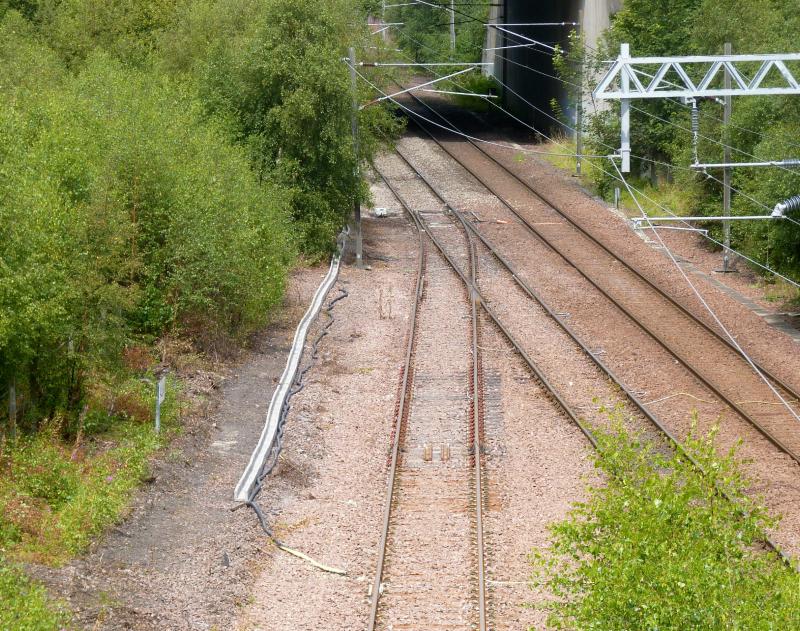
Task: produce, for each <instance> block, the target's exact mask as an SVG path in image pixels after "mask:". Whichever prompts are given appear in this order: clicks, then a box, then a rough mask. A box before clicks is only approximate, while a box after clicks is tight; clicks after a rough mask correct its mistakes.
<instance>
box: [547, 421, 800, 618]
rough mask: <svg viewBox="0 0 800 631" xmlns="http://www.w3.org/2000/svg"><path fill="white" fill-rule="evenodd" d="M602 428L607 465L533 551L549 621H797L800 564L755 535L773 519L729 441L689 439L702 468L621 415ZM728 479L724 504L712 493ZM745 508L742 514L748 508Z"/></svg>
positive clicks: (601, 460) (602, 459)
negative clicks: (663, 448)
mask: <svg viewBox="0 0 800 631" xmlns="http://www.w3.org/2000/svg"><path fill="white" fill-rule="evenodd" d="M617 423H618V425H617V429H616V431H614V432H612V433H607V432H602V431H601V432H598V433H597V436H598V440H599V443H600V447H601V452H600V455H598V456H597V457H596V458H595V463H596V466H597V467H598V469H600V471H602V473H604V474H605V475H606V482H605V484H604V485H602V486H593V487H590V488H589V489H588V495H589V498H588V500H586V501H585V502H581V503H578V504H577V505H576V506H575V508H574V509H573V511H572V513H571V514H570V515H569V517H568V518H567V519H566V520H565V521H563V522H560V523H558V524H555V525H554V526H553V527H552V543H551V546H550V548H549V550H547V551H546V552H545V553H544V554H536V555H534V557H533V560H534V567H535V569H536V572H535V575H534V577H535V578H534V583H535V585H536V587H538V588H544V589H545V590H546V591H549V592H550V593H551V594H552V596H554V598H555V600H554V602H551V603H549V604H546V605H544V604H540V605H539V606H541V607H546V608H549V609H550V610H551V611H552V614H551V617H550V624H552V625H553V626H554V627H555V628H570V629H597V630H620V631H621V630H623V629H642V630H645V629H651V630H656V629H658V630H667V629H675V630H679V629H681V630H682V629H720V630H722V629H790V628H796V626H797V622H798V620H800V582H798V580H797V574H796V573H795V571H794V570H793V569H791V568H788V567H786V566H785V565H783V564H782V562H781V561H780V560H779V559H778V558H777V556H776V555H775V554H773V553H766V552H762V551H761V550H760V549H759V548H760V543H759V542H760V541H762V540H763V538H764V533H765V531H766V529H767V528H769V527H772V526H774V520H773V519H771V518H770V517H768V515H767V513H766V510H765V509H764V507H763V505H762V504H761V503H760V502H759V501H756V500H753V499H751V498H750V497H749V496H748V494H747V481H746V480H745V478H744V476H743V474H742V472H741V462H740V461H739V460H738V459H737V456H736V454H735V452H734V451H731V452H730V453H727V454H718V453H717V452H716V451H715V449H714V446H713V439H714V434H713V433H712V434H711V435H709V436H706V437H697V436H695V435H692V436H690V437H689V438H688V439H687V441H686V444H685V447H686V449H687V451H688V452H689V453H691V454H692V455H693V456H694V457H695V458H696V459H697V460H698V461H699V462H700V464H701V466H702V467H703V468H704V469H705V471H706V472H707V475H706V476H702V475H700V474H699V473H698V471H697V470H696V469H695V468H694V467H693V466H692V465H691V464H690V463H688V462H687V461H686V460H685V459H684V458H682V457H680V456H672V457H666V456H663V455H661V454H659V453H656V452H655V451H654V450H653V448H652V446H650V445H647V444H643V443H641V442H640V441H639V439H638V438H637V437H635V436H631V435H629V434H628V433H627V432H626V431H625V430H624V429H622V424H621V422H620V421H619V420H618V421H617ZM718 487H719V488H721V489H724V490H726V491H727V492H728V493H729V494H730V495H731V496H732V497H733V498H734V500H735V503H731V502H729V501H728V500H726V499H724V498H723V497H721V496H720V494H719V493H718V492H717V488H718ZM743 512H744V513H743Z"/></svg>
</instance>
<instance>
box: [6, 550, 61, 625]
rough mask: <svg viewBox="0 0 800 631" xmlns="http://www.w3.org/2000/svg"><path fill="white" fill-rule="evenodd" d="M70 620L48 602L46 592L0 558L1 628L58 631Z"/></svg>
mask: <svg viewBox="0 0 800 631" xmlns="http://www.w3.org/2000/svg"><path fill="white" fill-rule="evenodd" d="M67 620H68V617H67V616H66V614H65V613H64V612H63V611H62V610H61V609H60V608H58V607H55V606H53V605H52V604H50V603H48V601H47V594H46V592H45V589H44V588H43V587H41V586H40V585H36V584H34V583H32V582H31V581H29V580H28V579H27V578H26V577H25V575H24V574H23V573H22V572H21V571H19V570H17V569H16V568H13V567H10V566H8V565H6V564H4V562H3V559H2V557H0V629H14V631H56V630H58V629H63V628H64V627H65V625H66V623H67Z"/></svg>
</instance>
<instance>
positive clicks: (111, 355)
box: [0, 54, 294, 416]
mask: <svg viewBox="0 0 800 631" xmlns="http://www.w3.org/2000/svg"><path fill="white" fill-rule="evenodd" d="M226 133H227V130H226V128H225V127H224V126H223V125H222V124H221V123H218V122H216V121H215V120H213V119H208V118H207V117H206V115H205V113H204V112H203V110H202V107H201V105H200V104H199V102H198V101H197V100H195V99H193V98H192V95H191V94H190V93H189V92H187V91H186V90H184V89H182V88H180V87H178V86H176V85H172V84H169V83H167V82H165V81H163V80H161V79H160V78H159V77H157V76H152V75H150V74H147V73H142V72H139V71H135V70H129V69H126V68H124V67H123V66H122V65H121V64H120V63H119V62H116V61H114V60H112V59H110V58H109V57H108V56H106V55H103V54H96V55H94V56H93V57H92V58H90V59H88V60H87V62H86V65H85V67H84V69H83V70H82V71H81V72H80V73H79V74H78V75H77V76H76V77H75V78H73V79H65V81H64V84H63V85H62V86H59V87H58V88H56V89H53V90H51V91H49V92H44V93H43V94H41V95H40V96H39V97H38V98H37V100H36V103H35V107H33V106H31V107H28V108H24V107H15V106H14V104H9V107H7V108H3V114H2V115H0V135H2V136H3V137H4V139H6V140H7V142H6V143H4V154H5V155H4V159H3V161H2V164H0V173H2V174H3V175H4V176H5V177H3V179H2V182H0V226H2V227H0V232H1V233H2V234H0V237H2V239H0V257H2V259H3V260H4V263H5V265H4V267H3V269H2V270H0V313H1V314H2V315H0V378H2V379H3V381H4V382H5V383H8V380H10V379H12V378H15V379H17V380H18V382H19V383H20V388H21V391H24V392H27V393H29V395H28V396H29V397H30V405H33V406H34V407H36V408H37V409H36V410H34V409H29V411H30V412H31V413H33V415H34V416H36V415H40V414H42V413H44V414H50V413H51V412H52V411H53V410H55V409H59V408H62V407H64V406H67V407H72V406H74V405H75V403H76V402H77V400H79V399H80V385H81V380H82V379H81V378H82V376H83V375H85V374H86V371H90V370H92V369H94V368H96V367H98V366H107V365H109V364H110V363H114V362H116V361H117V360H118V359H119V357H120V356H121V353H122V350H123V348H124V346H125V344H126V343H127V341H128V340H129V339H130V337H131V336H135V335H141V334H148V335H151V336H158V335H162V334H163V333H165V332H167V331H178V332H183V333H187V334H189V335H191V336H192V337H193V338H194V339H196V340H197V341H199V342H200V343H201V344H202V345H204V346H205V347H206V348H209V347H213V346H214V345H216V344H218V343H219V342H220V341H224V340H225V339H226V337H231V336H233V337H241V336H245V335H247V334H249V333H250V332H252V331H253V330H255V329H256V328H257V327H258V326H260V325H262V324H263V323H264V322H265V321H266V318H267V316H268V313H269V310H270V309H271V307H273V306H274V305H275V304H277V303H278V301H279V300H280V298H281V296H282V292H283V286H284V282H285V277H286V270H287V268H288V266H289V265H290V264H291V263H292V260H293V247H294V246H293V238H292V236H291V228H290V226H289V224H288V221H287V217H286V215H285V211H284V210H283V207H284V206H285V205H286V201H285V200H286V199H287V196H286V195H285V194H284V193H282V192H281V191H280V190H278V189H277V187H276V186H275V185H274V184H265V183H259V182H258V181H257V179H256V177H255V176H254V175H253V174H252V172H251V170H250V162H249V159H248V156H247V155H246V153H245V151H244V150H242V149H241V148H237V147H234V146H232V145H231V144H230V143H229V142H228V140H227V136H226Z"/></svg>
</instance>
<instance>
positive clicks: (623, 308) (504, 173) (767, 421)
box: [413, 96, 800, 463]
mask: <svg viewBox="0 0 800 631" xmlns="http://www.w3.org/2000/svg"><path fill="white" fill-rule="evenodd" d="M413 98H414V100H415V101H416V102H417V103H420V104H423V105H425V103H424V101H422V100H421V99H419V98H418V97H416V96H413ZM428 109H430V110H431V111H432V112H433V113H434V114H437V115H438V113H437V112H436V110H434V109H432V108H430V107H429V108H428ZM415 123H416V124H417V126H418V127H419V128H420V129H421V130H422V131H423V132H424V133H425V134H426V135H427V136H428V137H430V138H431V139H432V140H433V141H434V142H435V143H436V144H437V145H438V146H439V147H440V148H441V149H442V150H443V151H444V152H445V153H446V154H448V155H449V156H450V157H451V158H452V159H453V160H454V161H455V162H456V163H458V164H459V165H460V166H461V167H462V168H464V169H465V170H466V171H467V172H468V173H470V175H472V177H474V178H475V179H476V180H477V181H478V182H479V183H480V184H481V185H482V186H483V187H485V188H486V190H488V191H489V192H490V193H491V194H492V195H494V196H495V197H496V198H497V199H498V200H499V202H500V203H501V204H502V205H503V206H504V207H505V209H506V210H507V211H508V214H509V219H510V220H512V221H513V222H514V223H519V224H520V225H522V226H523V227H524V228H525V229H526V230H527V232H528V233H529V234H530V235H531V236H532V237H533V238H535V239H536V240H537V241H538V242H539V243H541V244H543V245H544V246H545V247H547V248H548V249H549V250H550V251H551V252H553V253H555V254H556V255H557V256H558V257H560V258H561V259H562V260H563V261H564V262H565V263H566V264H567V265H568V266H570V267H571V268H573V269H574V270H576V271H577V272H578V273H579V274H580V275H581V276H582V277H583V278H584V279H585V280H586V281H587V282H588V283H589V284H591V285H592V287H593V288H594V289H596V290H597V291H598V292H599V293H600V294H601V295H602V296H603V297H604V298H605V299H606V300H607V301H609V302H610V303H611V304H613V305H614V307H615V308H616V309H617V310H618V311H619V312H621V313H622V314H623V315H624V316H625V317H626V318H628V319H629V320H630V321H631V322H632V323H633V324H634V325H635V326H637V327H638V328H639V329H641V330H642V331H643V332H644V333H645V334H647V335H648V336H649V337H650V338H652V339H653V340H654V341H655V342H656V343H657V344H659V345H660V346H661V347H662V348H663V349H664V350H666V351H667V352H668V353H669V354H670V355H672V357H674V358H675V360H676V361H678V362H679V363H680V364H681V365H683V366H684V368H686V369H687V370H688V371H689V372H690V373H691V374H692V375H693V376H694V377H695V378H696V379H698V380H699V381H700V382H701V383H702V384H704V385H705V386H706V387H707V388H708V389H709V390H711V392H713V393H714V395H716V396H717V397H718V398H719V399H721V400H722V401H723V402H724V403H725V404H726V405H727V406H728V407H730V408H731V409H732V410H733V411H735V413H736V414H737V415H739V417H741V418H742V419H743V420H745V421H746V422H747V423H749V424H750V425H751V426H752V427H753V428H755V429H756V431H758V432H759V433H760V434H761V435H762V436H764V437H765V438H766V439H767V440H768V441H769V442H770V443H772V445H773V446H775V447H776V448H777V449H779V450H780V451H781V452H783V453H784V454H786V455H788V456H789V457H790V458H791V459H792V460H794V461H795V462H796V463H800V432H798V431H797V425H796V423H797V420H796V419H795V418H793V416H792V414H791V413H790V412H789V411H788V410H786V409H785V408H783V407H781V406H775V405H773V404H772V401H773V393H772V392H771V391H770V389H769V387H768V386H767V385H766V384H765V383H764V382H763V381H762V380H761V378H760V377H759V376H758V375H757V374H756V373H755V371H753V370H752V368H751V367H750V365H749V364H748V363H747V361H746V360H745V359H744V358H743V357H742V356H741V354H740V353H739V352H738V351H737V350H736V349H735V347H734V346H733V345H732V344H731V343H730V341H728V340H727V339H726V338H724V337H723V336H722V334H721V333H720V332H718V331H716V330H714V328H712V327H711V326H710V325H708V324H707V323H705V322H704V321H703V320H701V319H700V318H698V317H697V316H696V315H694V314H693V313H692V312H691V311H690V310H689V309H688V308H687V307H685V306H684V305H682V304H681V303H680V302H678V301H677V300H676V299H675V298H673V297H672V296H670V294H669V293H668V292H666V291H664V290H663V289H661V288H660V287H658V286H657V285H656V284H655V283H653V282H652V281H651V280H650V279H648V278H647V277H646V276H645V275H644V274H643V273H641V272H640V271H638V270H637V269H636V267H635V266H634V265H632V264H630V263H629V262H627V261H626V260H625V258H624V257H621V256H619V255H618V254H617V253H615V252H614V251H613V250H612V249H611V248H610V247H609V246H608V245H607V244H605V243H603V242H602V241H601V240H600V239H598V238H596V237H595V236H594V235H592V234H591V232H590V231H589V230H587V229H586V228H584V227H583V226H582V225H581V224H580V223H579V222H577V221H576V220H575V219H574V218H573V217H571V216H570V214H569V213H567V212H565V211H564V210H563V209H561V208H559V207H558V206H557V205H556V204H554V203H552V202H551V201H550V200H549V199H548V198H547V197H546V196H544V195H542V194H541V193H540V192H539V191H537V190H535V189H534V188H533V187H532V186H531V185H530V184H529V183H528V182H526V181H525V180H523V179H522V178H521V177H519V176H518V175H517V174H515V173H513V172H512V171H511V170H509V169H508V168H507V167H506V166H505V165H503V164H502V163H501V162H500V161H499V160H497V159H496V158H495V157H494V156H492V155H491V154H490V153H488V152H487V151H485V150H484V149H483V148H481V147H479V146H478V145H477V144H476V143H474V142H473V141H471V140H466V141H463V140H461V139H459V140H458V141H457V142H453V141H447V140H442V139H440V138H438V137H437V136H436V135H435V134H433V133H432V132H431V131H430V130H429V129H427V127H426V126H425V125H424V124H422V123H420V122H419V121H415ZM490 180H491V181H490ZM501 186H502V188H503V190H502V191H501V190H500V188H501ZM554 217H556V218H558V219H559V221H557V222H554V221H553V218H554ZM755 365H756V367H757V368H758V370H759V371H761V373H762V374H763V375H764V376H765V377H767V379H769V380H770V381H771V383H772V386H773V387H774V388H775V389H776V390H777V391H778V392H780V393H781V395H782V396H783V397H784V399H786V400H788V401H790V402H791V403H793V404H794V407H795V410H797V409H800V408H798V406H797V402H798V400H800V394H798V392H797V390H796V389H795V388H794V387H793V386H791V385H789V384H788V383H786V381H785V380H783V379H781V378H779V377H778V376H776V375H775V374H774V373H773V372H772V371H770V370H769V369H768V368H766V367H765V366H763V365H761V364H759V363H758V362H755ZM723 371H724V373H725V374H724V375H723V378H722V379H720V378H719V374H720V373H721V372H723ZM775 400H776V399H775ZM741 401H746V402H747V403H746V404H747V405H749V406H750V407H751V408H753V410H755V411H750V410H747V409H745V407H744V406H745V404H744V403H741Z"/></svg>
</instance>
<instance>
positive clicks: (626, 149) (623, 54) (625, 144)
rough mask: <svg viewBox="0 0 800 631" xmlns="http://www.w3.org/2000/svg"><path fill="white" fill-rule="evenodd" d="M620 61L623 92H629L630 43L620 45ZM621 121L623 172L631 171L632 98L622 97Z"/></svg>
mask: <svg viewBox="0 0 800 631" xmlns="http://www.w3.org/2000/svg"><path fill="white" fill-rule="evenodd" d="M619 58H620V61H621V62H622V67H621V68H620V82H621V84H622V92H623V93H625V94H627V93H628V92H630V89H631V79H630V76H629V75H628V72H629V67H628V60H629V59H630V58H631V47H630V44H622V46H621V47H620V55H619ZM620 123H621V125H620V126H621V128H622V145H621V147H620V154H621V155H622V172H623V173H630V172H631V100H630V99H622V100H621V101H620Z"/></svg>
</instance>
